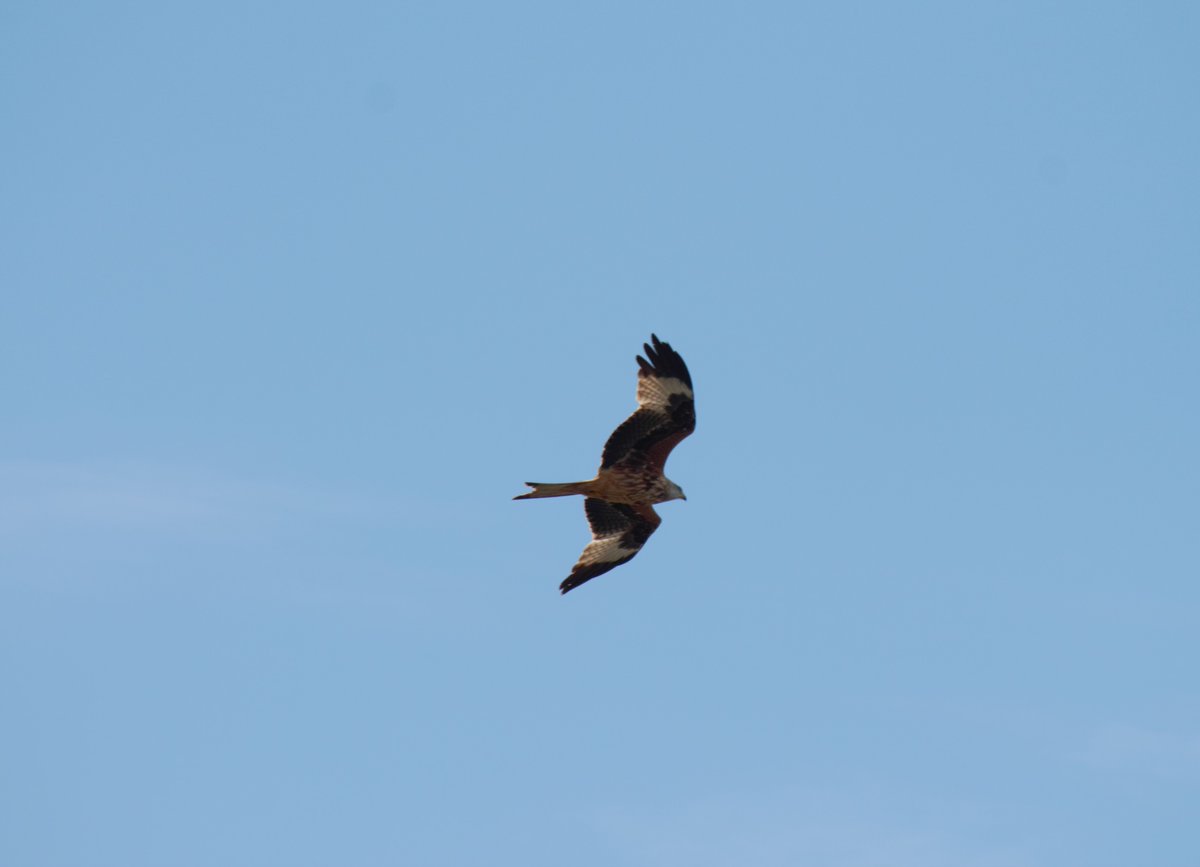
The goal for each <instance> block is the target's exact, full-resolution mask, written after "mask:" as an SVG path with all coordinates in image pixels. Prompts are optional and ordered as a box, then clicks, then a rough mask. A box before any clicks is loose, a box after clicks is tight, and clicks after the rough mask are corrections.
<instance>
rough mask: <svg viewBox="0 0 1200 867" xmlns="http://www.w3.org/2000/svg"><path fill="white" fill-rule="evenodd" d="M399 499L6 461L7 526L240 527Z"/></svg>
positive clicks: (391, 508) (161, 471)
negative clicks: (387, 499)
mask: <svg viewBox="0 0 1200 867" xmlns="http://www.w3.org/2000/svg"><path fill="white" fill-rule="evenodd" d="M403 511H404V507H403V505H402V504H401V503H399V502H391V501H389V502H385V501H382V500H380V499H378V498H373V497H367V496H362V495H358V494H347V493H344V492H337V491H329V490H315V489H306V488H299V487H295V486H289V485H284V484H278V483H273V482H269V481H261V480H249V479H243V478H238V477H236V476H233V475H229V474H222V473H219V472H205V471H200V470H196V469H189V468H180V467H172V466H151V465H145V464H124V465H98V464H69V463H41V462H38V463H34V462H10V463H0V533H8V534H14V533H16V534H29V533H36V532H38V531H44V530H51V531H63V530H73V529H74V530H85V529H101V530H111V531H122V530H124V531H132V532H137V531H171V532H180V533H200V534H206V533H212V532H221V531H228V532H237V531H239V530H244V529H252V528H261V527H264V526H269V525H271V524H275V523H282V522H286V521H289V520H296V519H299V518H305V517H308V518H313V517H325V518H329V519H335V518H353V519H360V520H361V519H371V520H387V519H389V517H398V516H399V515H400V514H401V513H402V512H403Z"/></svg>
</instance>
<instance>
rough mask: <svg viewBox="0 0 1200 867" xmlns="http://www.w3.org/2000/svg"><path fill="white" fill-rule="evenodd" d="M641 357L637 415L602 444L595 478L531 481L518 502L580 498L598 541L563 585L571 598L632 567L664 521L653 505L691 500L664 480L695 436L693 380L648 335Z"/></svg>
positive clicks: (668, 349) (674, 356) (664, 347)
mask: <svg viewBox="0 0 1200 867" xmlns="http://www.w3.org/2000/svg"><path fill="white" fill-rule="evenodd" d="M643 346H644V348H645V351H646V357H645V358H642V356H640V355H639V356H638V357H637V362H638V381H637V402H638V408H637V410H636V411H635V412H634V413H633V415H631V416H630V417H629V418H627V419H625V421H623V422H621V424H620V426H619V427H618V428H617V429H616V430H615V431H613V432H612V436H610V437H609V438H608V442H606V443H605V444H604V453H603V455H602V456H601V458H600V469H599V470H598V471H597V472H596V478H594V479H590V480H589V481H586V482H565V483H560V484H548V483H545V482H526V483H525V484H526V485H528V486H529V487H531V488H533V490H532V491H530V492H529V493H526V494H521V495H520V496H516V497H513V499H514V500H534V499H538V498H540V497H567V496H570V495H572V494H582V495H583V496H584V497H585V498H586V499H584V501H583V511H584V513H585V514H586V515H587V519H588V524H589V525H590V526H591V528H592V541H591V542H589V543H588V545H587V547H586V548H584V549H583V553H582V554H581V555H579V562H577V563H576V564H575V567H574V568H573V569H572V570H571V574H570V575H568V576H567V578H566V580H565V581H563V582H562V584H560V585H559V588H558V589H559V590H561V591H562V592H563V593H566V592H567V591H568V590H574V589H575V588H576V587H578V586H579V585H580V584H582V583H584V582H585V581H590V580H591V579H593V578H595V577H596V576H597V575H603V574H604V573H605V572H607V571H609V570H610V569H615V568H616V567H617V566H620V565H621V564H622V563H628V562H629V561H630V560H632V559H633V558H634V557H635V556H636V555H637V552H638V551H640V550H642V546H643V545H645V544H646V540H647V539H649V538H650V534H651V533H653V532H654V531H655V530H657V529H658V525H659V524H660V523H662V519H661V518H660V517H659V516H658V514H657V513H656V512H655V511H654V508H653V506H654V504H655V503H665V502H667V501H668V500H686V499H687V497H685V496H684V494H683V489H682V488H680V487H679V485H677V484H675V483H674V482H672V481H671V480H670V479H668V478H667V477H666V476H665V475H663V466H664V465H665V464H666V462H667V456H668V455H670V454H671V449H673V448H675V446H676V445H677V444H678V443H679V442H680V441H681V440H682V439H683V438H684V437H686V436H687V435H688V434H690V433H691V432H692V431H694V430H695V429H696V402H695V398H694V396H693V395H692V377H691V374H689V373H688V369H687V365H686V364H684V363H683V359H682V358H680V357H679V353H678V352H676V351H675V350H674V349H672V348H671V345H670V344H669V343H663V342H662V341H661V340H659V339H658V337H657V336H655V335H653V334H651V335H650V343H646V344H643Z"/></svg>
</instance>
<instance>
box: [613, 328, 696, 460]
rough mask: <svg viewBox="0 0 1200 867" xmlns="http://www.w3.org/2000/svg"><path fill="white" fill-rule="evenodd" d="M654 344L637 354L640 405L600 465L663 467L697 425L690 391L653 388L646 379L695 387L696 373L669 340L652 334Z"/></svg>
mask: <svg viewBox="0 0 1200 867" xmlns="http://www.w3.org/2000/svg"><path fill="white" fill-rule="evenodd" d="M650 340H651V342H652V343H653V345H651V344H649V343H647V344H644V348H645V350H646V356H647V358H648V359H649V360H647V358H642V357H641V356H640V355H639V356H638V357H637V362H638V408H637V411H636V412H634V413H633V415H631V416H630V417H629V418H627V419H625V421H623V422H622V423H621V424H620V425H619V426H618V427H617V429H616V430H615V431H613V432H612V435H611V436H610V437H609V438H608V442H606V443H605V444H604V453H603V455H602V456H601V458H600V469H602V470H605V469H609V468H611V467H613V466H615V465H617V464H622V463H623V464H628V465H631V466H639V465H650V466H654V467H656V468H657V469H658V470H659V471H661V470H662V468H663V465H664V464H665V463H666V461H667V456H668V455H670V453H671V449H673V448H674V447H675V446H676V445H677V444H678V443H679V441H680V440H682V439H683V438H684V437H686V436H688V435H689V434H690V433H691V432H692V431H694V430H695V429H696V402H695V399H694V398H693V397H692V396H690V395H687V394H681V393H678V392H677V391H676V392H675V393H670V392H671V389H669V388H667V387H666V384H664V387H663V388H653V387H651V385H652V383H650V382H647V383H645V384H643V380H658V381H660V382H661V381H664V380H672V379H676V380H679V381H680V382H682V383H684V384H685V385H686V386H687V387H688V390H689V391H690V390H691V388H692V375H691V373H689V372H688V369H687V365H686V364H684V362H683V358H681V357H680V355H679V353H678V352H676V351H675V350H674V349H672V348H671V345H670V344H669V343H664V342H662V341H660V340H659V339H658V337H657V335H653V334H652V335H650Z"/></svg>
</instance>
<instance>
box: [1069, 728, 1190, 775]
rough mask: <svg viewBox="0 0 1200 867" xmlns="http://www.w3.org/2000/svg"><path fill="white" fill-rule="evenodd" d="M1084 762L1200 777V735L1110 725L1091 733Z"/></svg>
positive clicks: (1100, 766)
mask: <svg viewBox="0 0 1200 867" xmlns="http://www.w3.org/2000/svg"><path fill="white" fill-rule="evenodd" d="M1081 758H1082V760H1083V761H1084V762H1085V763H1087V764H1090V765H1093V766H1095V767H1099V768H1105V769H1108V770H1114V771H1123V772H1127V773H1140V774H1151V775H1154V776H1160V777H1180V776H1189V777H1197V776H1200V733H1191V734H1181V733H1177V732H1166V731H1161V730H1156V729H1153V728H1147V727H1144V726H1137V725H1130V724H1128V723H1111V724H1108V725H1105V726H1102V727H1100V728H1097V729H1096V730H1094V731H1093V732H1091V733H1090V734H1089V735H1088V736H1087V738H1086V740H1085V743H1084V747H1083V751H1082V755H1081Z"/></svg>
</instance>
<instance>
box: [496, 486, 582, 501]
mask: <svg viewBox="0 0 1200 867" xmlns="http://www.w3.org/2000/svg"><path fill="white" fill-rule="evenodd" d="M525 484H527V485H529V487H531V488H533V490H532V491H530V492H529V493H528V494H518V495H517V496H515V497H513V499H514V500H537V499H539V498H541V497H569V496H571V495H572V494H583V495H584V496H585V497H586V496H587V494H588V483H587V482H563V483H562V484H548V483H547V482H526V483H525Z"/></svg>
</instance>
